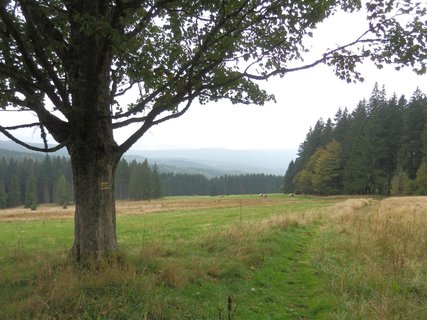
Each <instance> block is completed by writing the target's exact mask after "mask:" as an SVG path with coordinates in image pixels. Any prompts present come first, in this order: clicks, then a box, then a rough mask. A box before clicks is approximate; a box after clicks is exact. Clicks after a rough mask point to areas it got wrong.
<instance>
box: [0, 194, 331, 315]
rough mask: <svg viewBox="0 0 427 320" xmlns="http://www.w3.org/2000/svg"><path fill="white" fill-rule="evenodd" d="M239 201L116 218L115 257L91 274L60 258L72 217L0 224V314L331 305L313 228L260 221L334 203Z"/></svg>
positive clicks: (248, 310) (290, 311)
mask: <svg viewBox="0 0 427 320" xmlns="http://www.w3.org/2000/svg"><path fill="white" fill-rule="evenodd" d="M246 198H247V197H245V196H242V197H240V198H238V199H242V204H241V205H239V206H237V207H235V208H226V209H222V208H216V209H203V210H184V211H173V212H160V213H152V214H146V215H130V216H126V215H124V216H119V217H118V242H119V245H120V250H121V253H119V259H118V261H116V262H114V263H113V264H112V265H108V266H107V265H105V266H100V267H98V268H96V269H94V270H83V269H80V268H79V267H78V266H76V265H74V264H73V263H71V262H70V261H68V259H67V252H68V249H69V248H70V247H71V244H72V233H73V223H72V221H71V220H50V221H28V222H9V223H1V224H0V243H1V245H0V273H1V274H2V278H1V287H0V300H1V301H2V304H1V308H0V318H7V319H13V318H20V319H51V318H60V319H76V318H78V319H97V318H99V319H144V318H147V319H229V318H230V319H262V318H265V319H284V317H285V318H295V319H303V318H312V317H316V318H317V315H319V316H320V315H321V314H322V313H323V311H324V309H325V308H326V310H327V309H328V308H329V307H330V303H325V302H324V301H323V300H325V301H327V299H328V297H327V296H326V295H319V293H320V292H321V290H320V289H319V288H321V287H322V282H321V281H322V280H321V279H319V277H316V270H315V268H314V267H313V266H312V265H311V263H310V258H311V255H310V250H311V249H310V248H311V246H312V238H313V234H315V233H316V232H317V231H316V230H317V227H316V226H314V225H313V226H308V225H307V226H306V225H302V224H299V223H297V222H292V221H290V220H289V221H287V220H286V219H284V220H283V221H278V222H274V223H270V222H268V221H269V219H271V218H272V217H277V216H281V217H285V216H287V215H289V214H299V215H301V216H304V215H305V214H307V212H309V211H310V212H311V211H312V210H313V209H314V208H321V207H325V206H327V205H329V204H330V203H331V202H334V201H336V200H331V199H326V198H325V199H322V200H320V199H318V198H311V197H306V198H299V199H298V200H296V201H293V202H292V203H289V204H286V205H284V204H277V203H274V201H268V202H266V204H265V205H262V206H259V205H258V206H245V205H244V200H245V199H246ZM275 198H276V199H279V198H283V196H280V195H276V196H271V200H274V199H275ZM189 199H190V198H185V197H182V198H181V199H180V201H188V200H189ZM167 200H168V199H165V201H167ZM175 200H176V199H175ZM206 201H220V198H207V199H206ZM263 221H264V222H263ZM266 221H267V222H268V223H265V222H266ZM322 299H323V300H322Z"/></svg>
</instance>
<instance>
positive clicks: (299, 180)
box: [284, 85, 427, 195]
mask: <svg viewBox="0 0 427 320" xmlns="http://www.w3.org/2000/svg"><path fill="white" fill-rule="evenodd" d="M284 190H285V192H297V193H315V194H324V195H327V194H381V195H389V194H394V195H401V194H427V98H426V95H425V94H423V93H422V92H421V91H420V90H418V89H417V90H416V91H415V92H414V93H413V95H412V97H411V98H410V99H409V100H406V99H405V97H404V96H401V97H400V98H399V97H398V96H397V95H396V94H394V95H393V96H392V97H391V98H390V99H388V98H387V95H386V91H385V89H384V88H382V89H381V88H379V86H378V85H375V88H374V90H373V92H372V94H371V96H370V98H369V100H366V99H364V100H361V101H360V102H359V104H358V106H357V108H356V109H355V110H354V111H353V112H351V113H349V112H348V110H347V109H344V110H341V109H339V110H338V112H337V113H336V115H335V118H334V120H331V119H328V120H327V121H326V122H325V121H323V120H322V119H320V120H318V121H317V123H316V124H315V126H314V128H311V129H310V130H309V132H308V133H307V136H306V139H305V141H304V142H303V143H301V145H300V147H299V150H298V156H297V158H296V160H295V161H291V162H290V164H289V167H288V169H287V172H286V175H285V179H284Z"/></svg>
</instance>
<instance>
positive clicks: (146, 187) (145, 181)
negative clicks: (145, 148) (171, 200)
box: [141, 159, 152, 200]
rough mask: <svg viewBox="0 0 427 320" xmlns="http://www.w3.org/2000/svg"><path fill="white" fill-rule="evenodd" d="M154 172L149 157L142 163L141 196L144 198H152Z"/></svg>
mask: <svg viewBox="0 0 427 320" xmlns="http://www.w3.org/2000/svg"><path fill="white" fill-rule="evenodd" d="M151 178H152V174H151V169H150V166H149V165H148V161H147V159H145V160H144V162H142V165H141V179H142V189H141V197H142V200H149V199H150V198H151V190H152V188H151V186H152V180H151Z"/></svg>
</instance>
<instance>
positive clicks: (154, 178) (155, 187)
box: [151, 164, 162, 199]
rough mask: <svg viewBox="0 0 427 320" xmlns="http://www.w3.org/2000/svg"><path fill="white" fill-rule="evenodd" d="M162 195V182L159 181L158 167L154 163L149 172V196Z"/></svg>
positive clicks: (159, 196) (155, 197)
mask: <svg viewBox="0 0 427 320" xmlns="http://www.w3.org/2000/svg"><path fill="white" fill-rule="evenodd" d="M161 197H162V183H161V181H160V175H159V169H158V167H157V164H154V166H153V170H152V173H151V198H153V199H159V198H161Z"/></svg>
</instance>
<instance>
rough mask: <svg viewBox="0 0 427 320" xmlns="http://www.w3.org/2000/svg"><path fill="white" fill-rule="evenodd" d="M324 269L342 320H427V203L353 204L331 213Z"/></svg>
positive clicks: (392, 200)
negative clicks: (338, 303) (335, 296)
mask: <svg viewBox="0 0 427 320" xmlns="http://www.w3.org/2000/svg"><path fill="white" fill-rule="evenodd" d="M327 221H328V226H329V228H330V230H331V233H330V235H331V236H330V237H328V238H327V240H326V241H325V243H324V244H323V248H322V249H321V250H319V254H318V259H319V265H320V266H321V269H322V270H323V271H324V272H325V273H326V274H327V275H328V278H329V281H330V288H331V290H332V291H333V292H335V294H336V295H337V297H339V299H340V301H341V308H340V310H341V311H339V312H337V314H336V318H338V319H427V198H426V197H405V198H389V199H384V200H381V201H380V200H373V199H350V200H347V201H344V202H343V203H340V204H337V205H335V206H333V207H332V208H331V212H330V214H329V215H328V218H327Z"/></svg>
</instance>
